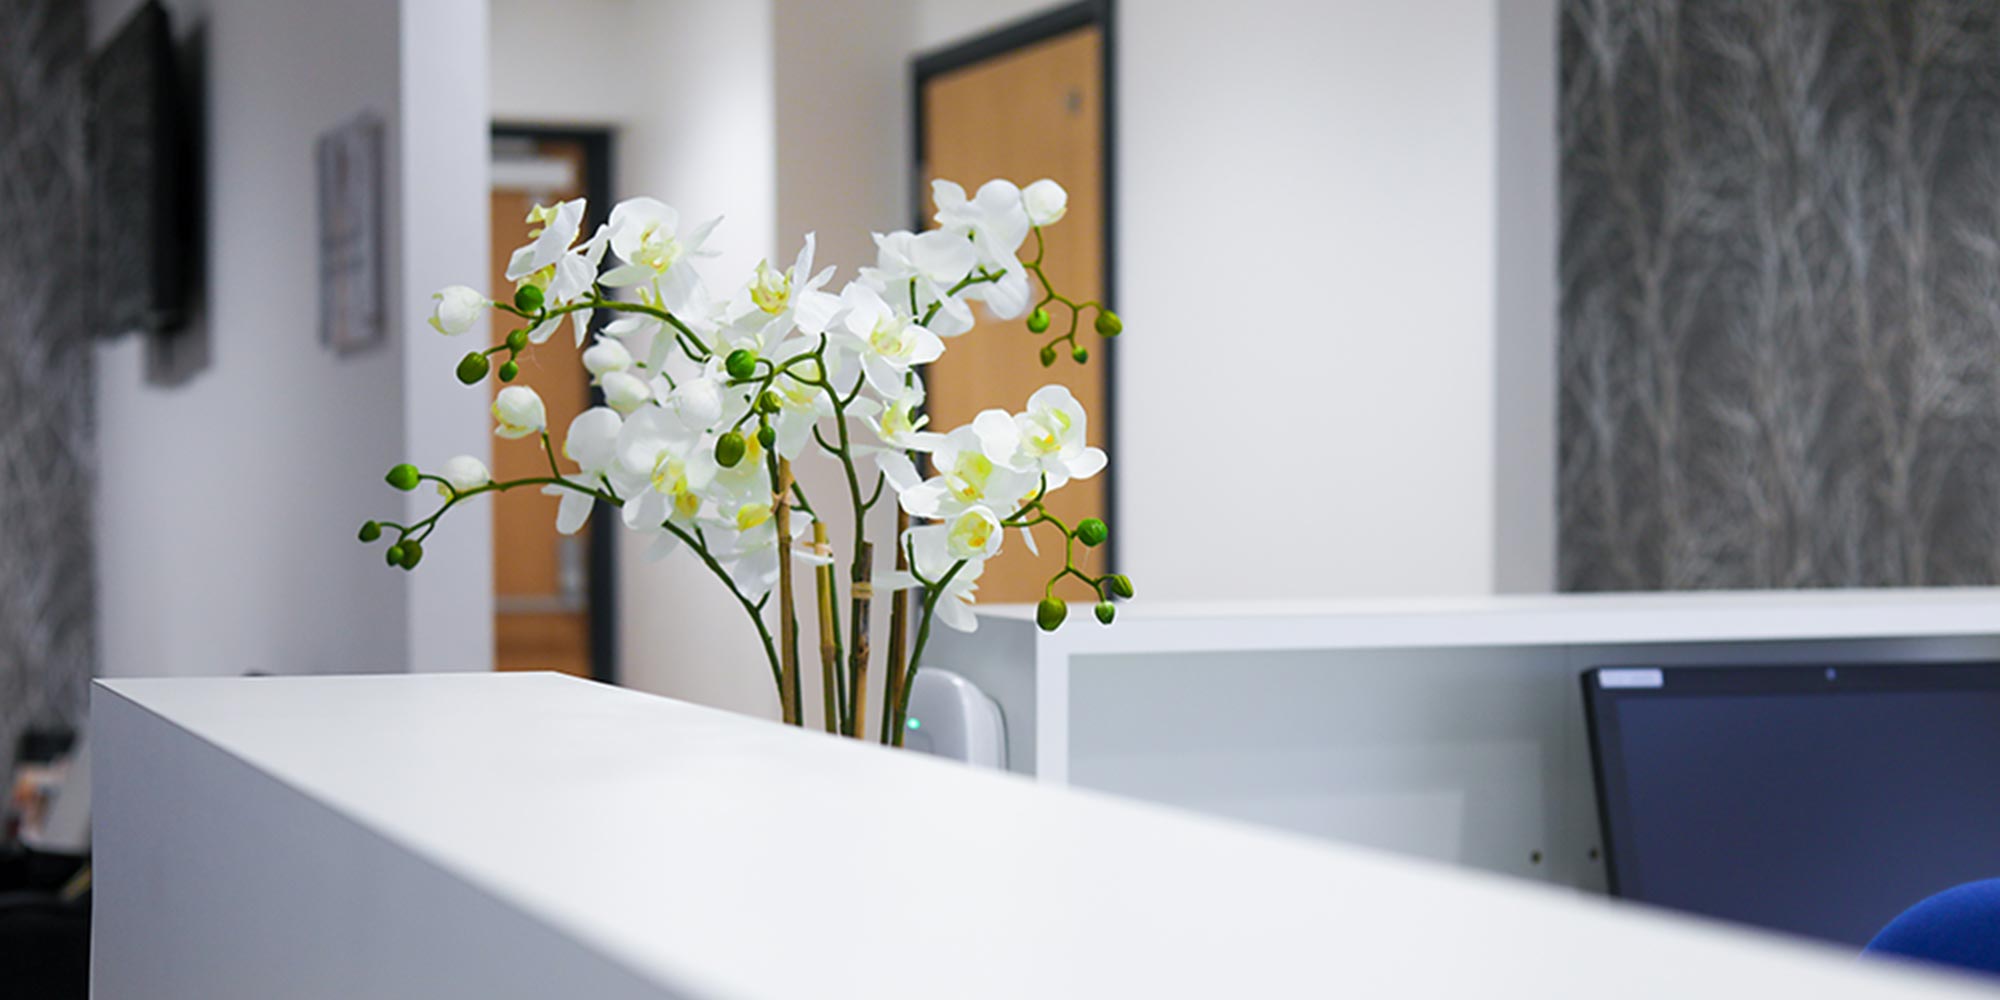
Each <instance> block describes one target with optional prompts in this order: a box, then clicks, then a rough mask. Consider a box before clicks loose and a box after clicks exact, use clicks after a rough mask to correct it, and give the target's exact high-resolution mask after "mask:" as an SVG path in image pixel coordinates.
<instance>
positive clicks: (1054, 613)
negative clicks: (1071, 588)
mask: <svg viewBox="0 0 2000 1000" xmlns="http://www.w3.org/2000/svg"><path fill="white" fill-rule="evenodd" d="M1068 617H1069V605H1067V604H1065V603H1063V599H1062V598H1060V597H1044V598H1042V603H1040V604H1037V605H1035V624H1036V625H1039V626H1041V629H1042V631H1044V632H1053V631H1055V630H1056V629H1058V628H1061V627H1062V623H1063V619H1065V618H1068Z"/></svg>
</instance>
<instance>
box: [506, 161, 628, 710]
mask: <svg viewBox="0 0 2000 1000" xmlns="http://www.w3.org/2000/svg"><path fill="white" fill-rule="evenodd" d="M610 163H611V135H610V133H609V132H606V131H604V130H601V129H556V128H540V127H520V126H498V127H495V128H494V130H493V171H492V182H491V183H492V232H493V246H492V251H493V256H492V263H491V266H492V285H491V287H492V288H493V289H494V292H493V294H494V295H496V296H498V295H501V294H505V293H509V292H511V291H512V289H513V283H512V282H509V281H508V280H507V279H506V271H507V258H508V256H509V255H510V254H511V253H512V252H513V250H514V248H515V247H518V246H520V245H522V244H523V243H526V242H527V240H528V229H529V225H528V223H527V222H526V221H525V220H526V218H527V215H528V210H529V209H530V208H531V207H533V206H534V205H536V204H538V203H539V204H550V203H553V202H556V201H563V200H568V199H571V198H587V199H589V201H588V212H587V213H586V217H585V219H584V230H583V231H584V232H586V233H588V232H591V231H593V230H594V229H595V228H596V226H597V225H598V224H599V223H600V222H602V221H603V220H604V217H605V213H606V212H608V211H609V210H610V204H609V200H608V198H609V192H610V187H611V179H610ZM510 329H511V327H510V326H509V325H508V324H506V323H500V322H496V323H494V324H493V338H494V341H493V342H494V343H495V344H498V343H500V342H501V341H503V340H504V339H505V338H506V336H507V333H508V331H509V330H510ZM585 346H589V345H588V342H586V343H585ZM520 363H521V376H520V378H518V379H516V380H515V384H521V385H530V386H533V387H534V389H535V391H536V392H538V393H540V394H541V397H542V400H543V402H544V404H545V405H546V406H547V409H548V422H549V429H550V432H551V433H552V434H560V433H562V432H563V430H564V429H565V428H567V427H568V426H569V422H570V421H571V420H572V419H574V418H575V417H576V415H577V414H579V413H582V412H583V411H584V410H586V409H588V408H589V407H590V406H592V405H594V404H595V403H596V402H597V401H598V400H597V399H596V395H597V394H596V392H595V391H594V390H593V389H592V388H591V386H590V381H589V375H588V374H587V373H586V372H585V371H584V368H583V363H582V358H581V350H580V349H579V348H578V347H577V346H576V344H575V338H574V337H572V336H571V335H570V332H569V327H568V326H567V325H565V326H564V328H563V329H562V330H561V331H560V332H559V333H558V334H557V335H556V336H554V337H551V338H549V340H548V342H546V343H544V344H541V345H539V346H537V347H535V348H534V349H533V350H531V351H530V352H528V353H527V354H524V355H522V357H521V362H520ZM500 388H501V386H500V383H499V382H498V381H497V380H496V381H494V382H492V383H491V387H490V391H493V392H498V391H499V389H500ZM547 472H548V459H547V457H546V456H545V455H544V454H543V453H542V450H541V442H540V440H539V439H536V438H521V439H517V440H508V439H505V438H495V439H494V440H493V475H494V478H496V479H514V478H521V477H526V476H536V475H546V474H547ZM556 505H557V500H556V498H555V497H550V496H544V495H542V494H541V493H540V492H539V491H534V490H510V491H508V492H505V493H498V494H495V495H494V496H493V619H494V620H493V634H494V664H495V669H498V670H553V671H558V672H561V673H566V674H572V675H575V676H578V677H588V678H593V679H595V680H600V681H605V682H607V683H616V682H617V664H616V662H615V652H614V643H615V642H616V632H615V619H614V618H613V614H614V609H615V607H616V602H615V595H614V594H613V592H612V588H613V582H612V581H613V579H614V574H613V571H612V559H613V552H614V548H613V541H614V539H613V537H612V534H613V530H614V528H613V527H612V526H614V525H615V524H616V520H617V514H618V512H617V511H615V510H607V509H605V506H606V505H604V504H602V503H600V504H599V505H598V507H599V509H598V510H596V511H594V512H592V514H591V518H590V522H589V523H588V524H587V525H585V527H584V528H583V530H582V531H580V532H578V533H577V534H575V535H567V536H566V535H562V534H560V533H558V532H557V531H556V527H555V524H556Z"/></svg>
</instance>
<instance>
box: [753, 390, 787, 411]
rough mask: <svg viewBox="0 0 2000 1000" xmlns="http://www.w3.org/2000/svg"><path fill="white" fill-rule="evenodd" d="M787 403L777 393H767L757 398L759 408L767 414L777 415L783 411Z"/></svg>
mask: <svg viewBox="0 0 2000 1000" xmlns="http://www.w3.org/2000/svg"><path fill="white" fill-rule="evenodd" d="M784 406H785V401H784V399H783V398H781V397H780V396H779V395H778V394H777V393H775V392H768V391H767V392H765V393H764V394H763V395H761V396H758V397H757V408H758V409H759V410H762V411H764V412H765V413H776V412H778V411H779V410H781V409H783V408H784Z"/></svg>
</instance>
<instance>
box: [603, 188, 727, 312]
mask: <svg viewBox="0 0 2000 1000" xmlns="http://www.w3.org/2000/svg"><path fill="white" fill-rule="evenodd" d="M721 221H722V220H721V219H720V218H715V219H710V220H708V221H707V222H704V223H702V224H700V225H698V226H695V227H693V228H692V229H687V230H683V229H681V226H680V223H681V216H680V213H679V212H678V211H675V210H674V207H673V206H671V205H668V204H666V203H664V202H661V201H659V200H657V199H654V198H628V199H626V200H624V201H621V202H619V203H618V204H617V205H615V206H613V207H612V209H611V223H610V241H611V252H612V253H615V254H617V255H618V259H619V260H621V261H623V262H624V263H623V264H622V265H621V266H619V267H614V268H612V269H611V270H609V271H606V272H605V273H604V275H603V276H602V277H601V278H599V279H598V280H599V281H600V282H602V283H603V284H605V285H609V286H612V287H623V286H626V285H637V284H640V283H642V282H646V283H651V284H652V286H653V287H654V288H655V289H656V290H657V291H658V292H659V295H660V299H661V302H662V303H663V305H664V306H665V308H666V309H667V310H668V311H669V312H674V313H679V312H680V311H681V310H682V308H683V307H684V306H685V305H687V304H688V302H690V301H691V300H692V299H693V298H694V295H695V289H696V288H697V287H699V285H700V284H701V278H700V276H699V275H697V274H696V273H695V270H694V258H695V257H704V256H711V255H712V252H711V251H708V250H705V249H704V248H703V246H702V244H704V243H706V242H707V241H708V236H709V234H710V233H712V232H714V231H715V227H716V224H717V223H720V222H721Z"/></svg>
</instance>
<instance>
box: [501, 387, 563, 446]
mask: <svg viewBox="0 0 2000 1000" xmlns="http://www.w3.org/2000/svg"><path fill="white" fill-rule="evenodd" d="M493 419H494V420H497V421H499V422H500V426H499V427H498V428H495V429H494V433H495V434H498V435H500V436H501V437H503V438H524V437H527V436H528V435H530V434H539V433H541V432H542V431H543V430H544V429H546V428H547V427H548V425H549V414H548V410H547V409H546V408H544V407H543V406H542V397H541V396H539V395H537V394H536V393H535V390H533V389H530V388H528V387H527V386H524V385H510V386H508V387H507V388H505V389H502V390H500V394H499V395H498V396H495V397H494V398H493Z"/></svg>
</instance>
